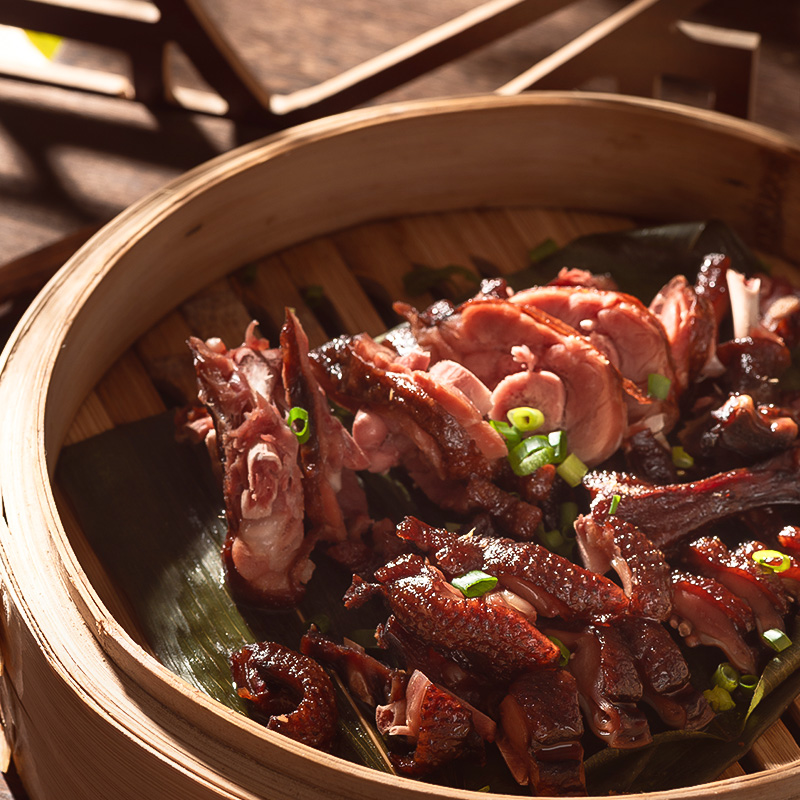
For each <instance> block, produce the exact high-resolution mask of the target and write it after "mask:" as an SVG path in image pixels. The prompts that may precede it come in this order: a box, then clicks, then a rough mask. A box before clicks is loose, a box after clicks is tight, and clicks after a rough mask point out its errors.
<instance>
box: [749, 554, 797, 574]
mask: <svg viewBox="0 0 800 800" xmlns="http://www.w3.org/2000/svg"><path fill="white" fill-rule="evenodd" d="M751 557H752V559H753V561H755V562H756V564H758V565H759V566H762V567H764V569H768V570H769V571H770V572H786V570H787V569H789V567H791V566H792V559H791V558H789V556H787V555H786V553H781V552H780V550H756V551H755V553H753V555H752V556H751Z"/></svg>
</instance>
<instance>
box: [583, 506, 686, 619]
mask: <svg viewBox="0 0 800 800" xmlns="http://www.w3.org/2000/svg"><path fill="white" fill-rule="evenodd" d="M624 502H625V501H624V500H623V501H622V502H620V504H619V509H617V512H616V513H615V514H610V513H608V512H609V507H610V502H607V501H606V500H605V499H603V500H601V501H598V502H596V503H595V504H594V505H593V507H592V512H591V514H582V515H580V516H579V517H578V519H577V520H576V521H575V534H576V537H577V543H578V550H579V551H580V554H581V558H582V560H583V563H584V566H585V567H586V568H587V569H588V570H591V571H592V572H597V573H599V574H601V575H602V574H605V573H606V572H608V571H609V570H610V569H613V570H614V572H616V573H617V575H618V576H619V578H620V580H621V581H622V586H623V589H624V591H625V594H626V595H627V597H628V599H629V601H630V603H629V606H628V612H629V613H631V614H636V615H637V616H642V617H649V618H651V619H657V620H666V619H668V617H669V614H670V610H671V607H672V599H671V592H670V586H669V566H668V565H667V563H666V561H665V559H664V554H663V553H662V552H661V550H659V549H658V548H657V547H656V546H655V545H654V544H653V543H652V542H651V541H650V539H649V538H648V537H647V536H645V534H644V533H642V532H641V531H640V530H639V529H638V528H637V527H636V526H635V525H632V524H631V523H630V522H627V521H626V520H624V519H622V517H621V516H620V514H619V510H620V509H621V508H622V504H623V503H624Z"/></svg>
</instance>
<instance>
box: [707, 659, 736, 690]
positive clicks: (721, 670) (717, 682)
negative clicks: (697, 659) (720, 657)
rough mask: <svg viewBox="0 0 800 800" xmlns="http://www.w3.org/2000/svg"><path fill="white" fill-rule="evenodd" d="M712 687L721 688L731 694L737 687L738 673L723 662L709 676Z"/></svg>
mask: <svg viewBox="0 0 800 800" xmlns="http://www.w3.org/2000/svg"><path fill="white" fill-rule="evenodd" d="M711 680H712V682H713V684H714V686H721V687H722V688H723V689H725V691H726V692H732V691H733V690H734V689H735V688H736V687H737V686H738V685H739V673H738V671H737V670H736V669H735V668H734V666H733V665H732V664H729V663H728V662H727V661H723V662H722V663H721V664H720V665H719V666H717V668H716V670H715V671H714V674H713V675H712V676H711Z"/></svg>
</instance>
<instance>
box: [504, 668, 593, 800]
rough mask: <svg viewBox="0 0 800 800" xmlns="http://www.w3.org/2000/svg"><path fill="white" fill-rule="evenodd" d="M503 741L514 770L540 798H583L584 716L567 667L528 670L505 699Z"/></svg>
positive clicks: (517, 777)
mask: <svg viewBox="0 0 800 800" xmlns="http://www.w3.org/2000/svg"><path fill="white" fill-rule="evenodd" d="M500 725H501V736H500V738H499V740H498V745H499V747H500V752H501V753H502V754H503V758H505V760H506V763H507V764H508V766H509V768H510V769H511V773H512V774H513V776H514V778H515V779H516V781H517V783H519V784H520V785H521V786H530V787H531V790H532V793H533V794H534V795H535V796H537V797H582V796H584V795H585V794H586V780H585V775H584V770H583V745H582V744H581V741H580V739H581V735H582V734H583V720H582V719H581V711H580V705H579V702H578V689H577V685H576V683H575V678H573V676H572V675H571V674H570V673H569V672H567V671H566V670H564V669H552V668H550V669H540V670H536V671H534V672H526V673H525V674H524V675H521V676H520V677H519V678H517V680H515V681H514V682H513V683H512V684H511V686H510V687H509V689H508V693H507V694H506V696H505V698H504V699H503V701H502V702H501V703H500Z"/></svg>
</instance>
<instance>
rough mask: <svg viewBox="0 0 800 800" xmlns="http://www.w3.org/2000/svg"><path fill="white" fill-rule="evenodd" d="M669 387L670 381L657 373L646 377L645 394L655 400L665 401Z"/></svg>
mask: <svg viewBox="0 0 800 800" xmlns="http://www.w3.org/2000/svg"><path fill="white" fill-rule="evenodd" d="M671 386H672V381H671V380H670V379H669V378H667V377H665V376H664V375H661V374H659V373H658V372H651V373H650V374H649V375H648V376H647V394H649V395H650V397H655V398H656V400H666V399H667V397H669V390H670V387H671Z"/></svg>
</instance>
